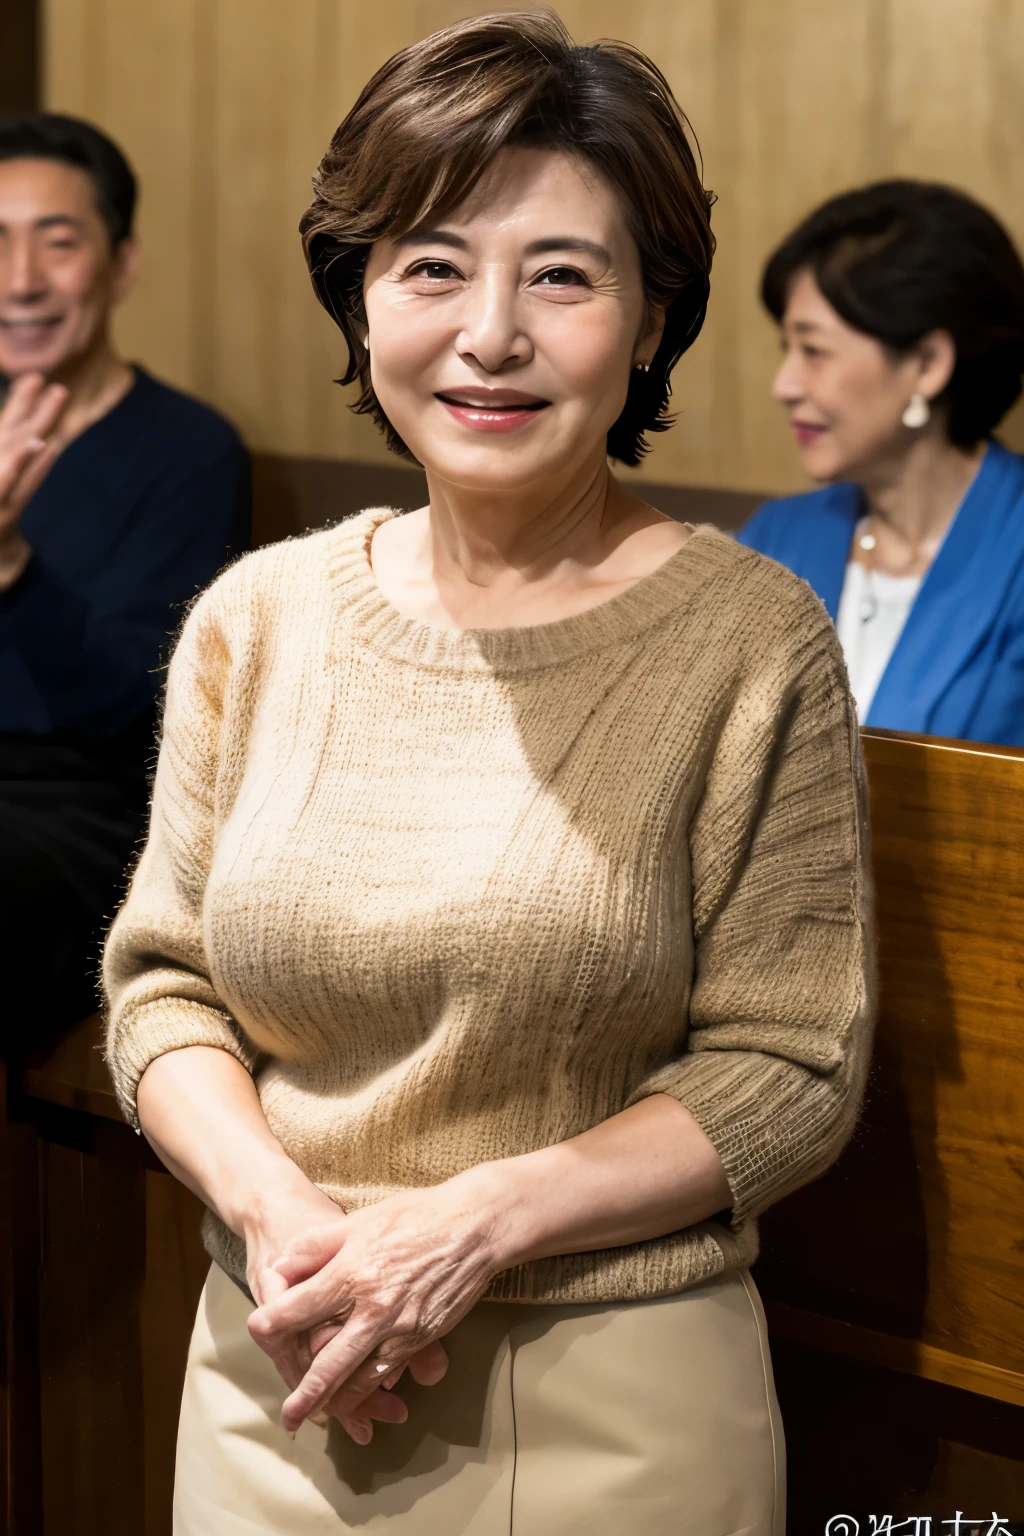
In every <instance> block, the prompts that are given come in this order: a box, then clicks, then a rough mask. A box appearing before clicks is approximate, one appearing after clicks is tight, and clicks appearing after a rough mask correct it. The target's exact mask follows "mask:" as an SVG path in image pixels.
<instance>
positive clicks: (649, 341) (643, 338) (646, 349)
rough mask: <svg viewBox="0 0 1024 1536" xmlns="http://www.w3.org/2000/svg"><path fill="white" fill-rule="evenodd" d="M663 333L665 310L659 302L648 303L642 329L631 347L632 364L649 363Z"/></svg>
mask: <svg viewBox="0 0 1024 1536" xmlns="http://www.w3.org/2000/svg"><path fill="white" fill-rule="evenodd" d="M664 334H665V310H664V307H663V306H662V305H660V304H648V306H647V315H646V319H645V323H644V326H643V329H642V330H641V332H640V335H639V336H638V337H637V339H636V346H635V347H634V348H633V366H634V368H635V367H636V366H637V364H638V363H650V362H651V361H652V359H653V358H654V354H655V352H657V350H658V348H659V347H660V346H661V338H662V336H664Z"/></svg>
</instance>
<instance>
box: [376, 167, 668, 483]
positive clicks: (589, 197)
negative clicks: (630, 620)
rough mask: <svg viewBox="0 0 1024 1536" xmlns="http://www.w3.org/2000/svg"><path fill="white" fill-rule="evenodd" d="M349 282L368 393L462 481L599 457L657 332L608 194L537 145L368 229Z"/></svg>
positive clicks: (416, 447)
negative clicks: (364, 346)
mask: <svg viewBox="0 0 1024 1536" xmlns="http://www.w3.org/2000/svg"><path fill="white" fill-rule="evenodd" d="M364 296H365V304H366V317H367V321H368V325H369V347H370V364H371V373H372V379H373V387H374V391H375V393H376V395H377V398H378V400H379V401H380V404H381V407H382V409H383V410H384V412H385V414H386V415H387V417H388V419H389V420H390V421H391V423H392V425H393V426H394V427H395V429H396V431H397V432H398V433H399V435H400V436H401V437H402V438H403V440H404V441H405V442H406V443H407V445H408V446H409V448H410V449H411V450H412V452H413V453H414V454H415V455H416V457H417V458H418V459H419V461H420V462H421V463H422V464H423V465H424V466H425V467H426V468H427V470H428V471H431V472H433V473H434V474H436V475H439V476H441V477H442V478H443V479H445V480H447V481H449V482H450V483H451V484H453V485H460V486H464V487H466V488H467V489H477V490H492V491H501V490H509V491H512V490H517V489H523V488H525V487H527V486H528V485H531V484H536V483H538V482H541V481H543V480H545V479H547V478H551V479H554V480H558V479H568V478H570V477H571V476H572V474H573V473H574V472H577V471H578V470H579V469H581V468H582V467H584V466H585V465H587V464H588V463H589V462H590V461H593V462H594V463H595V464H596V463H598V462H603V459H604V453H605V437H606V435H607V432H608V429H609V427H611V425H612V424H613V422H614V421H615V420H616V418H617V417H618V416H619V414H620V412H621V410H622V407H623V405H624V403H625V399H626V390H627V387H628V383H629V374H630V369H631V368H632V367H633V366H634V364H636V363H638V362H649V361H650V359H651V358H652V357H653V355H654V352H655V349H656V347H657V343H658V339H659V337H660V334H661V317H660V315H656V316H654V317H653V323H652V318H651V317H649V314H648V305H647V303H646V300H645V297H644V291H643V281H642V275H641V270H640V256H639V252H638V250H637V247H636V243H635V242H634V240H633V238H632V236H631V235H630V233H629V231H628V228H627V225H626V219H625V216H624V212H623V208H622V205H621V203H620V201H619V199H618V197H617V196H616V194H615V193H614V191H613V190H612V189H611V187H610V186H608V185H607V183H605V182H604V181H603V180H602V179H601V178H600V177H599V176H598V175H597V173H596V172H594V171H592V170H591V169H590V167H588V166H585V165H581V164H580V163H579V162H578V161H575V160H573V159H571V158H570V157H568V156H567V155H564V154H561V153H558V152H556V151H552V150H532V149H531V150H527V149H515V150H505V151H504V152H503V153H502V154H501V155H499V156H498V158H497V160H496V161H495V163H494V165H493V166H492V167H491V169H490V171H489V172H488V173H487V175H486V176H485V177H484V178H483V179H482V180H481V182H480V183H479V184H478V186H477V187H476V188H475V189H474V191H473V193H472V194H471V196H470V197H469V198H468V199H467V200H466V202H465V203H464V204H462V205H461V206H460V207H458V208H456V209H455V210H454V211H453V212H452V213H450V214H448V215H446V216H445V217H444V218H440V219H438V220H436V221H434V220H431V221H430V227H429V228H420V229H416V230H413V231H412V232H411V233H409V234H408V235H405V236H403V237H402V238H400V239H397V240H381V241H379V242H378V243H377V244H376V245H375V246H374V247H373V249H372V251H371V253H370V258H369V261H368V263H367V269H366V277H365V283H364Z"/></svg>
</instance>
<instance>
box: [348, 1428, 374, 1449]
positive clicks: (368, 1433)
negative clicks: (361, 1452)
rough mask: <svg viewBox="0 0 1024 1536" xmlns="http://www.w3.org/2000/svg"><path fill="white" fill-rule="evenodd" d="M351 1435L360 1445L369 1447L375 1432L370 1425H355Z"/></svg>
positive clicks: (350, 1431)
mask: <svg viewBox="0 0 1024 1536" xmlns="http://www.w3.org/2000/svg"><path fill="white" fill-rule="evenodd" d="M349 1434H350V1435H351V1436H352V1439H353V1440H355V1441H356V1443H357V1444H358V1445H369V1443H370V1441H371V1439H372V1438H373V1430H372V1429H371V1428H370V1427H369V1425H368V1424H353V1425H352V1428H351V1429H350V1430H349Z"/></svg>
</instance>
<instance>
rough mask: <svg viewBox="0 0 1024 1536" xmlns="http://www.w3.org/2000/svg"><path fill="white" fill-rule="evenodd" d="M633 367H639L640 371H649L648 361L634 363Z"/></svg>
mask: <svg viewBox="0 0 1024 1536" xmlns="http://www.w3.org/2000/svg"><path fill="white" fill-rule="evenodd" d="M633 367H634V368H639V370H640V372H641V373H650V371H651V365H650V363H634V364H633Z"/></svg>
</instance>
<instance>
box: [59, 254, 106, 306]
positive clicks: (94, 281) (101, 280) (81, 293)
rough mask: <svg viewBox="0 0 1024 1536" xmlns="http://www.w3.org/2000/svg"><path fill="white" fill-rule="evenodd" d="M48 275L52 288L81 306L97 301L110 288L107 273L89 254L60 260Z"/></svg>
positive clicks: (103, 296) (104, 295)
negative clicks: (64, 260)
mask: <svg viewBox="0 0 1024 1536" xmlns="http://www.w3.org/2000/svg"><path fill="white" fill-rule="evenodd" d="M50 277H51V282H52V284H53V287H54V288H56V289H57V290H58V291H59V292H60V293H62V294H63V295H64V297H65V298H67V299H70V300H71V301H72V302H74V303H77V304H79V305H81V306H83V307H89V306H91V305H93V304H96V303H99V302H100V301H101V300H102V299H104V298H105V297H106V295H107V293H108V291H109V289H110V276H109V273H108V272H107V271H106V269H105V268H104V267H103V266H101V265H100V263H99V262H97V261H96V260H95V259H94V258H92V257H90V256H82V257H80V258H76V259H75V260H73V261H67V262H61V263H60V264H59V265H58V266H57V267H56V268H54V269H53V270H52V271H51V274H50Z"/></svg>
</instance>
